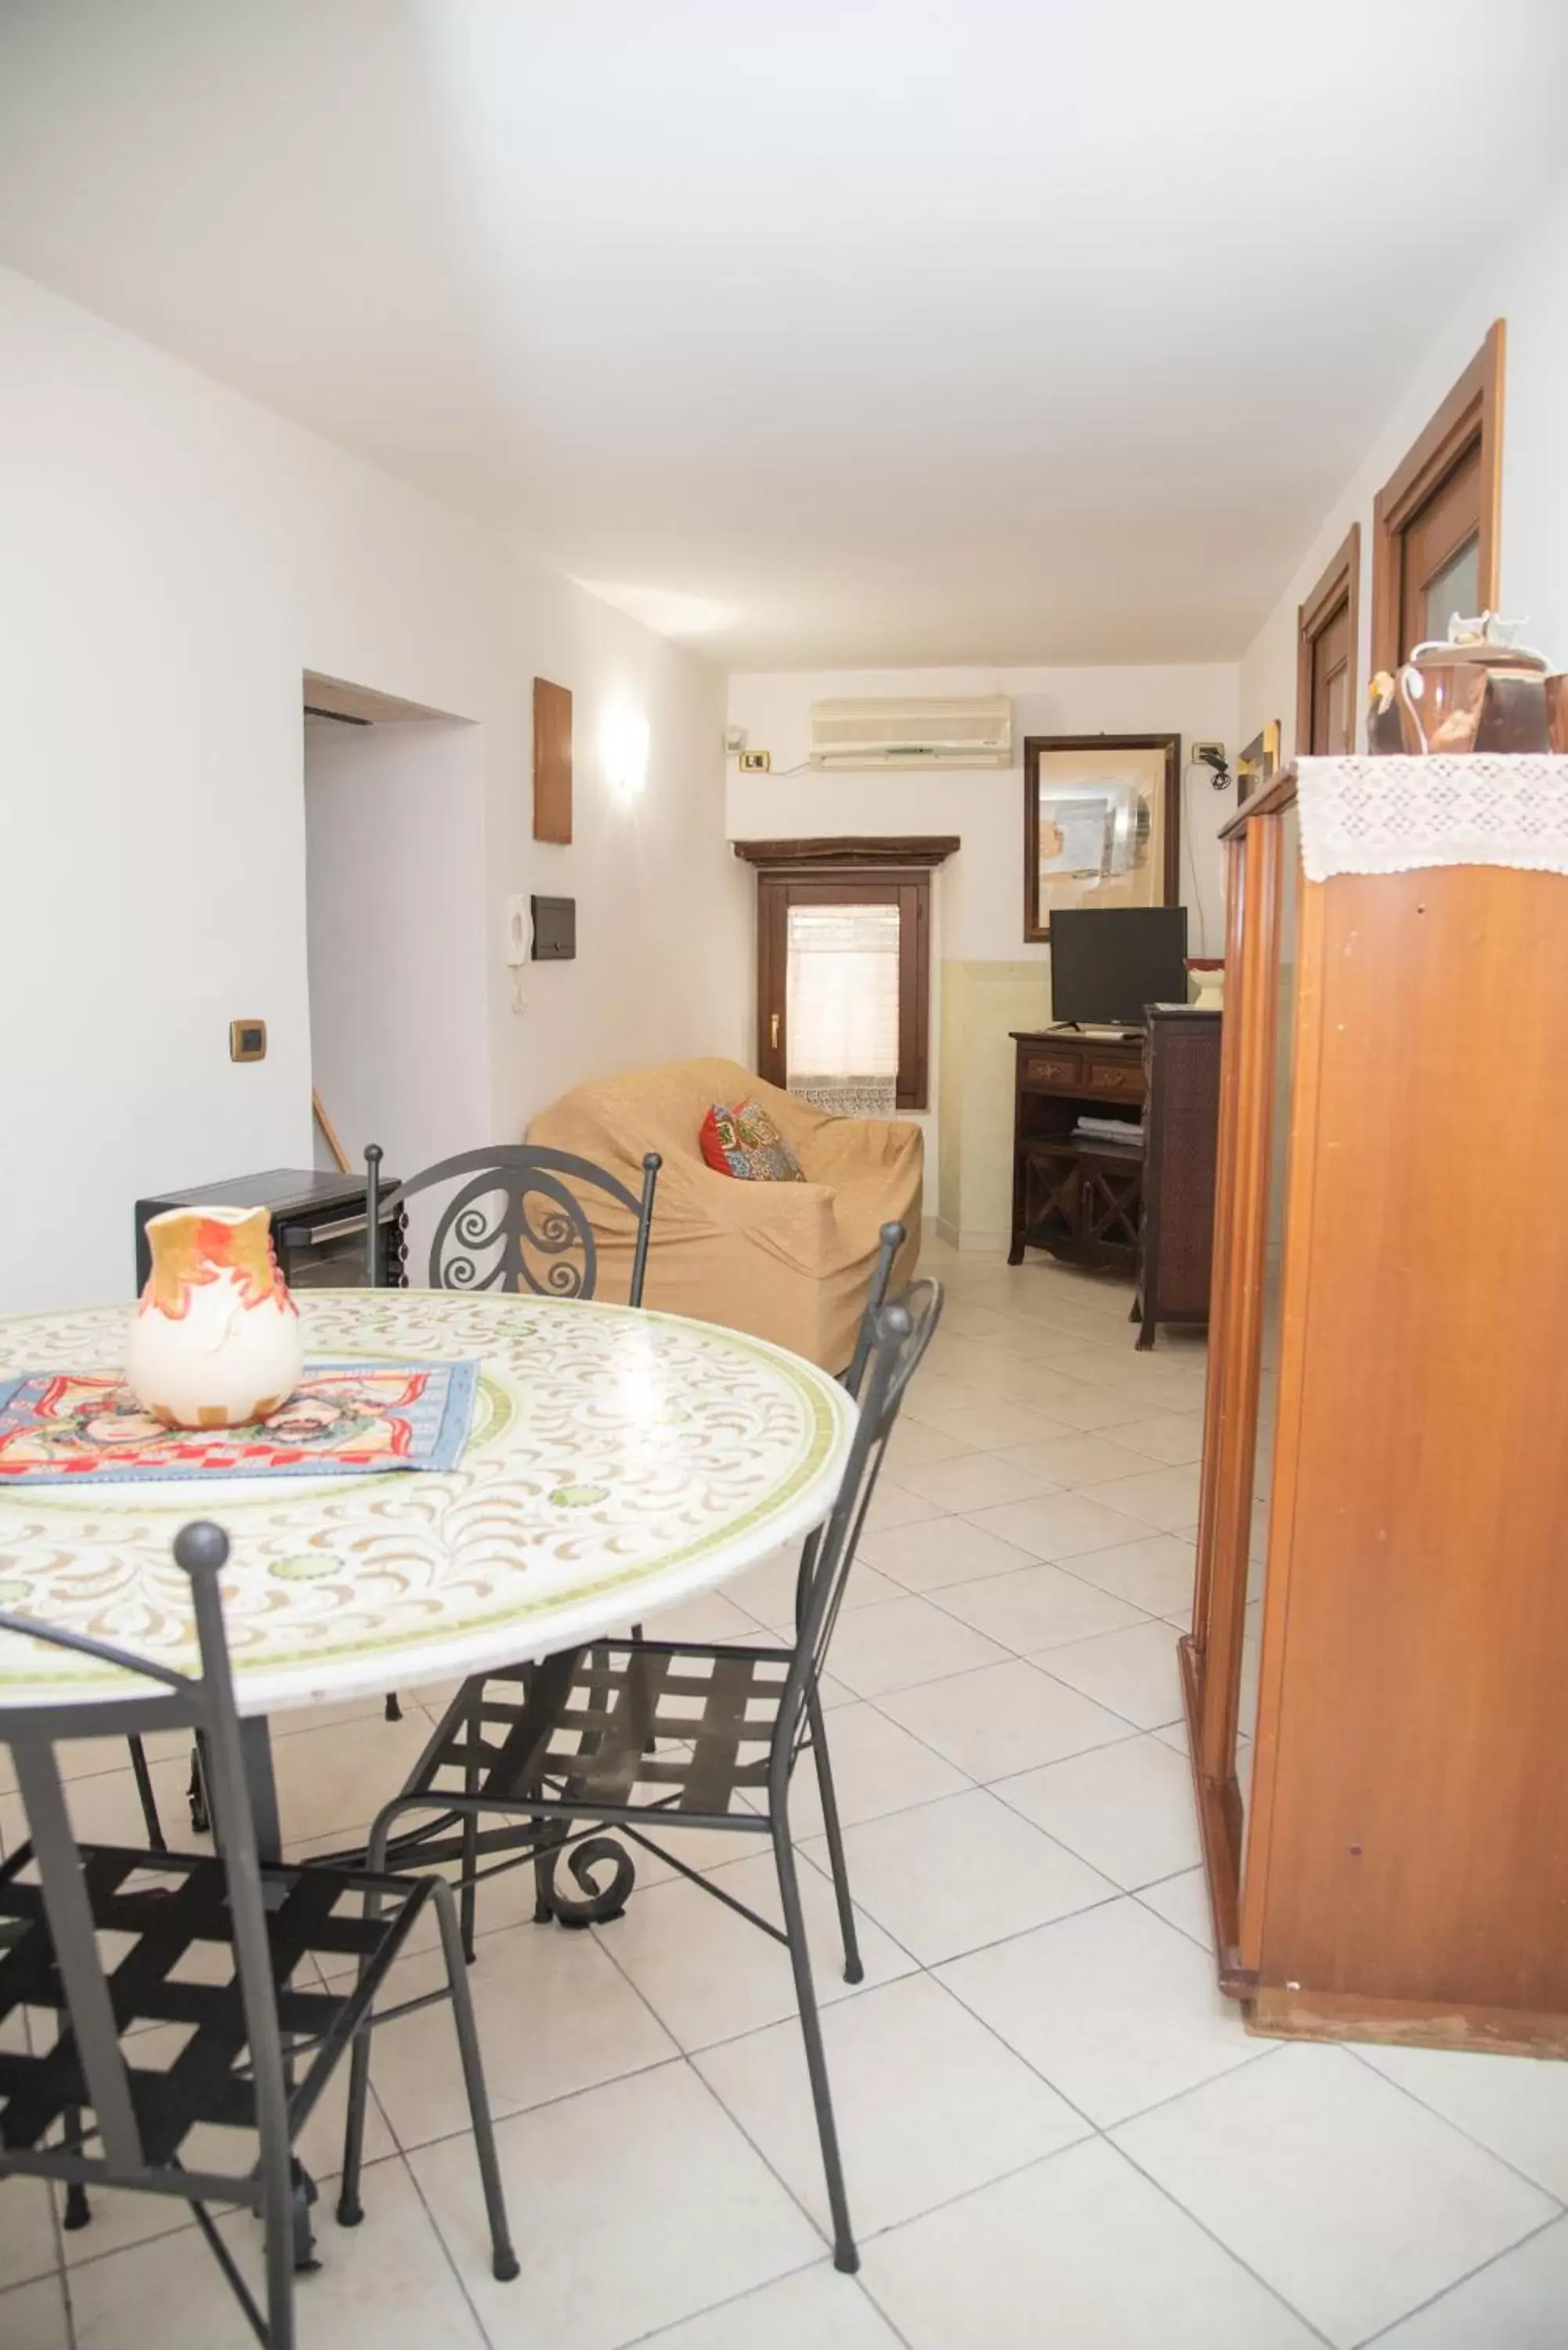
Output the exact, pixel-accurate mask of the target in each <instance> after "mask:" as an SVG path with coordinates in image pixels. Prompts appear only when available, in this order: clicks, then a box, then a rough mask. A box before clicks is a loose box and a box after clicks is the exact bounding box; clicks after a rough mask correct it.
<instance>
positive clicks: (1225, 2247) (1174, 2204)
mask: <svg viewBox="0 0 1568 2350" xmlns="http://www.w3.org/2000/svg"><path fill="white" fill-rule="evenodd" d="M1275 2053H1276V2052H1275V2051H1273V2050H1272V2049H1271V2050H1270V2051H1269V2052H1268V2054H1271V2055H1272V2054H1275ZM1195 2086H1197V2087H1198V2088H1205V2087H1207V2086H1208V2084H1207V2083H1206V2082H1201V2081H1200V2082H1198V2083H1196V2084H1195ZM1191 2094H1192V2092H1191V2090H1189V2089H1183V2090H1182V2091H1181V2092H1180V2095H1182V2096H1190V2095H1191ZM1162 2103H1163V2104H1165V2105H1174V2104H1175V2103H1177V2099H1176V2098H1174V2097H1167V2098H1165V2099H1163V2100H1162ZM1148 2110H1149V2112H1150V2113H1153V2112H1155V2111H1156V2110H1157V2108H1156V2107H1155V2106H1150V2107H1149V2108H1148ZM1127 2118H1128V2119H1129V2120H1136V2119H1137V2118H1138V2116H1136V2115H1129V2116H1128V2117H1127ZM1122 2126H1123V2125H1122V2124H1121V2123H1120V2122H1118V2123H1116V2128H1117V2129H1120V2128H1121V2127H1122ZM1106 2144H1107V2145H1108V2146H1110V2147H1113V2148H1114V2150H1115V2151H1116V2153H1117V2154H1119V2155H1120V2156H1121V2158H1122V2160H1123V2161H1124V2162H1126V2163H1127V2164H1129V2165H1130V2166H1131V2168H1133V2169H1134V2170H1136V2171H1137V2175H1138V2177H1139V2178H1142V2179H1145V2180H1147V2183H1148V2185H1149V2186H1150V2187H1152V2188H1153V2189H1154V2190H1155V2192H1156V2194H1157V2195H1162V2196H1163V2197H1164V2198H1165V2200H1166V2201H1167V2202H1168V2204H1169V2205H1170V2206H1171V2208H1172V2209H1173V2210H1177V2211H1179V2212H1180V2213H1181V2215H1182V2217H1183V2219H1185V2220H1190V2221H1191V2223H1192V2225H1193V2226H1194V2227H1195V2228H1197V2229H1199V2230H1201V2232H1202V2233H1203V2234H1204V2235H1206V2236H1207V2237H1208V2238H1209V2241H1210V2243H1212V2244H1217V2245H1218V2246H1219V2248H1220V2251H1222V2252H1223V2253H1224V2254H1225V2256H1226V2258H1227V2259H1228V2260H1232V2261H1234V2262H1235V2263H1236V2265H1237V2267H1238V2268H1239V2269H1242V2270H1244V2271H1245V2272H1246V2274H1247V2275H1248V2276H1250V2277H1251V2279H1252V2281H1253V2282H1254V2283H1256V2284H1257V2285H1259V2286H1261V2287H1262V2291H1263V2292H1264V2293H1267V2294H1268V2295H1269V2297H1270V2299H1271V2300H1272V2301H1275V2302H1277V2303H1279V2305H1280V2307H1281V2308H1282V2309H1284V2310H1288V2311H1289V2313H1290V2314H1291V2315H1292V2316H1293V2318H1294V2319H1295V2320H1296V2321H1297V2323H1298V2324H1302V2325H1304V2326H1305V2327H1306V2329H1307V2332H1308V2333H1309V2334H1313V2335H1314V2336H1315V2338H1316V2339H1317V2340H1318V2341H1319V2342H1322V2343H1324V2344H1325V2345H1327V2350H1340V2345H1336V2344H1335V2343H1334V2337H1333V2335H1332V2334H1325V2333H1324V2330H1323V2328H1322V2326H1321V2325H1319V2324H1316V2323H1315V2322H1314V2320H1313V2319H1312V2318H1310V2317H1308V2315H1307V2314H1306V2313H1305V2311H1304V2310H1301V2309H1298V2308H1297V2307H1296V2305H1295V2303H1294V2302H1293V2301H1287V2299H1286V2298H1285V2296H1284V2294H1283V2293H1282V2292H1281V2291H1280V2289H1279V2287H1278V2286H1277V2285H1272V2284H1271V2283H1270V2282H1269V2281H1268V2279H1267V2277H1265V2276H1262V2275H1260V2274H1259V2272H1258V2271H1257V2270H1256V2269H1255V2268H1253V2266H1252V2264H1251V2262H1250V2261H1246V2260H1243V2259H1242V2257H1241V2253H1240V2252H1238V2251H1236V2250H1235V2248H1234V2247H1233V2246H1232V2245H1231V2244H1228V2243H1227V2242H1226V2241H1225V2239H1224V2237H1223V2236H1220V2235H1217V2234H1216V2233H1215V2231H1214V2230H1213V2229H1212V2228H1211V2227H1210V2225H1209V2223H1208V2221H1207V2220H1203V2219H1200V2218H1199V2215H1198V2213H1197V2212H1196V2211H1191V2210H1189V2209H1188V2207H1187V2205H1186V2204H1185V2203H1183V2202H1182V2200H1181V2199H1180V2198H1179V2196H1177V2195H1173V2194H1172V2193H1171V2191H1170V2189H1169V2188H1168V2187H1167V2186H1165V2185H1164V2183H1163V2182H1162V2181H1161V2180H1160V2179H1158V2178H1155V2177H1154V2176H1153V2175H1152V2173H1150V2172H1149V2171H1147V2170H1146V2169H1145V2168H1144V2167H1143V2165H1142V2163H1141V2162H1139V2161H1138V2159H1137V2156H1136V2155H1132V2154H1129V2153H1128V2152H1127V2148H1126V2147H1125V2146H1117V2145H1116V2140H1115V2139H1114V2138H1110V2137H1107V2138H1106Z"/></svg>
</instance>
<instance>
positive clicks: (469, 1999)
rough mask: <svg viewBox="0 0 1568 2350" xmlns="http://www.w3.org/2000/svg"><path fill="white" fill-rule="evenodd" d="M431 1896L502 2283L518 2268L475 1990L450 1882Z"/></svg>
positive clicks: (493, 2251) (495, 2263) (495, 2269)
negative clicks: (482, 2053)
mask: <svg viewBox="0 0 1568 2350" xmlns="http://www.w3.org/2000/svg"><path fill="white" fill-rule="evenodd" d="M433 1898H434V1901H435V1906H436V1917H437V1919H438V1920H439V1922H440V1925H441V1948H442V1950H443V1951H444V1953H445V1957H446V1975H447V1981H448V1983H449V1984H450V1985H451V1987H452V2021H453V2022H454V2023H455V2024H456V2026H457V2046H458V2054H459V2055H460V2056H461V2057H462V2077H463V2082H464V2085H465V2086H466V2088H467V2090H468V2110H469V2115H470V2117H471V2119H472V2123H473V2144H474V2149H475V2151H476V2153H477V2154H478V2157H479V2177H480V2182H481V2184H482V2186H483V2189H484V2210H485V2215H486V2217H487V2218H488V2220H489V2221H490V2249H491V2269H492V2272H493V2275H494V2276H495V2277H496V2278H497V2279H498V2280H499V2282H501V2283H503V2284H510V2282H512V2280H513V2278H514V2277H515V2276H516V2275H517V2274H518V2272H519V2262H518V2259H517V2255H516V2253H515V2252H514V2251H513V2249H512V2236H511V2231H510V2230H509V2229H508V2227H507V2224H506V2199H505V2196H504V2192H503V2189H502V2185H501V2165H500V2164H499V2162H498V2161H497V2160H496V2158H495V2131H494V2127H493V2124H492V2122H491V2118H490V2099H489V2097H488V2096H487V2095H486V2094H485V2087H484V2065H483V2059H482V2058H481V2056H480V2053H479V2033H478V2030H477V2028H476V2026H475V2024H474V2021H473V1994H472V1991H470V1989H469V1983H468V1974H467V1970H466V1964H465V1960H464V1954H463V1948H462V1936H461V1934H460V1932H459V1930H458V1922H457V1911H456V1909H455V1908H454V1906H453V1903H452V1891H451V1888H450V1887H448V1886H446V1885H445V1884H442V1883H441V1882H440V1881H439V1880H438V1882H437V1884H436V1886H435V1888H434V1893H433Z"/></svg>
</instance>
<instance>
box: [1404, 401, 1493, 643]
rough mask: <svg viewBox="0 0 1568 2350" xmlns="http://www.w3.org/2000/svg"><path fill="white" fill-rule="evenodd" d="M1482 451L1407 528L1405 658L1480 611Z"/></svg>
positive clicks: (1458, 469) (1464, 461)
mask: <svg viewBox="0 0 1568 2350" xmlns="http://www.w3.org/2000/svg"><path fill="white" fill-rule="evenodd" d="M1480 528H1481V452H1480V442H1476V444H1475V445H1474V447H1472V448H1471V450H1470V451H1469V454H1468V456H1466V457H1464V458H1462V459H1461V460H1460V462H1459V464H1458V465H1456V466H1455V468H1454V470H1453V472H1452V473H1449V476H1448V477H1447V479H1446V480H1445V481H1444V483H1443V484H1442V486H1441V488H1440V489H1438V492H1437V493H1436V494H1435V495H1434V496H1433V497H1432V498H1431V499H1430V500H1428V504H1426V505H1424V506H1423V507H1422V508H1421V510H1420V512H1419V513H1418V514H1417V515H1416V516H1415V518H1414V519H1413V520H1412V521H1411V522H1410V523H1408V524H1407V525H1406V528H1405V530H1404V532H1403V534H1402V540H1401V548H1402V551H1401V557H1400V567H1399V568H1400V581H1399V658H1400V660H1408V659H1409V657H1410V655H1411V653H1413V652H1414V650H1416V647H1417V645H1419V644H1424V643H1425V642H1427V640H1428V639H1430V638H1434V637H1436V638H1442V637H1446V636H1447V635H1448V633H1449V617H1450V615H1451V614H1453V613H1455V612H1458V613H1459V614H1461V615H1462V616H1463V617H1464V618H1466V619H1469V617H1470V615H1471V614H1473V613H1475V612H1476V611H1478V610H1479V608H1480Z"/></svg>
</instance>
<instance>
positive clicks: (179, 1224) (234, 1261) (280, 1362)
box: [125, 1207, 305, 1428]
mask: <svg viewBox="0 0 1568 2350" xmlns="http://www.w3.org/2000/svg"><path fill="white" fill-rule="evenodd" d="M147 1241H148V1245H149V1247H150V1248H151V1252H152V1271H151V1274H149V1276H148V1282H147V1286H146V1288H145V1289H144V1290H143V1291H142V1293H141V1301H140V1305H138V1306H137V1309H136V1318H135V1320H134V1322H133V1324H132V1326H131V1332H130V1348H129V1350H128V1352H127V1355H126V1363H125V1375H126V1378H127V1380H128V1381H129V1383H130V1388H131V1391H132V1393H133V1394H134V1395H135V1397H136V1399H137V1401H138V1402H139V1403H140V1405H141V1407H142V1409H143V1410H145V1411H149V1412H151V1414H152V1416H153V1417H154V1419H161V1420H162V1421H163V1423H164V1424H165V1426H166V1427H170V1428H237V1427H239V1426H241V1425H242V1424H243V1423H244V1422H245V1421H246V1420H254V1419H266V1418H267V1417H268V1415H269V1414H270V1413H272V1412H275V1411H276V1410H277V1409H279V1407H280V1406H281V1405H282V1404H284V1403H286V1401H287V1399H288V1398H289V1397H290V1396H291V1395H292V1394H293V1393H294V1390H295V1388H296V1387H297V1386H298V1385H299V1375H300V1372H301V1370H302V1368H303V1367H304V1362H305V1342H304V1338H303V1336H302V1335H301V1331H300V1326H299V1314H298V1311H297V1309H296V1305H295V1303H294V1300H293V1298H292V1297H291V1296H290V1295H289V1294H288V1284H287V1283H286V1281H285V1280H284V1277H283V1275H282V1274H281V1273H279V1271H278V1269H277V1260H276V1258H275V1255H274V1254H273V1246H272V1218H271V1216H270V1215H269V1214H268V1212H267V1211H266V1210H265V1208H207V1207H196V1208H171V1209H169V1210H168V1211H166V1213H164V1214H163V1215H161V1216H151V1217H149V1219H148V1222H147Z"/></svg>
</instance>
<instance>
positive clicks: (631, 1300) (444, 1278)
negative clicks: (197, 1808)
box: [192, 1142, 664, 1791]
mask: <svg viewBox="0 0 1568 2350" xmlns="http://www.w3.org/2000/svg"><path fill="white" fill-rule="evenodd" d="M381 1159H382V1150H381V1146H380V1144H379V1142H369V1143H367V1144H366V1146H365V1282H366V1286H367V1287H368V1288H370V1289H379V1287H380V1286H381V1285H382V1277H383V1271H384V1268H383V1266H382V1263H381V1248H382V1243H383V1233H382V1226H383V1223H384V1222H385V1221H386V1219H387V1218H388V1217H389V1216H391V1215H393V1214H394V1213H395V1212H396V1211H397V1210H398V1209H399V1208H400V1207H401V1206H402V1204H403V1202H404V1201H407V1200H411V1199H414V1198H417V1196H418V1195H419V1193H420V1192H421V1191H434V1190H436V1189H437V1188H438V1187H439V1186H440V1185H441V1184H443V1183H445V1184H456V1183H459V1182H460V1180H461V1179H462V1178H463V1177H465V1176H466V1177H467V1178H468V1180H467V1181H466V1182H462V1187H461V1189H460V1190H458V1191H457V1192H456V1193H455V1195H454V1196H453V1197H452V1199H451V1200H449V1201H447V1203H446V1206H445V1207H444V1208H443V1209H442V1211H441V1215H440V1216H439V1217H438V1218H437V1220H436V1228H435V1232H434V1234H433V1236H432V1238H431V1253H430V1268H429V1269H430V1282H429V1286H430V1287H431V1289H528V1290H532V1291H533V1292H534V1294H535V1296H538V1297H580V1298H585V1299H587V1298H591V1297H592V1296H593V1295H594V1291H595V1288H596V1287H597V1282H598V1263H599V1252H598V1243H597V1240H596V1238H595V1236H594V1228H593V1225H592V1223H591V1222H590V1221H589V1217H588V1212H587V1208H586V1207H585V1206H584V1204H583V1202H582V1201H581V1200H580V1199H579V1198H578V1196H577V1194H576V1191H573V1190H572V1188H571V1187H572V1185H573V1184H574V1183H576V1184H584V1185H586V1186H587V1188H588V1190H589V1191H601V1192H603V1194H604V1195H605V1197H606V1198H607V1199H610V1200H614V1201H616V1203H617V1204H618V1206H620V1207H622V1208H628V1209H629V1210H630V1211H631V1213H632V1214H633V1215H634V1216H635V1217H636V1218H637V1238H636V1240H635V1242H634V1243H633V1244H632V1254H631V1277H630V1284H629V1287H628V1297H627V1303H628V1305H641V1304H642V1285H643V1283H644V1281H645V1279H646V1278H647V1274H648V1237H649V1231H650V1230H651V1228H652V1224H653V1195H654V1192H655V1191H656V1189H657V1188H658V1183H659V1169H660V1167H662V1165H663V1164H664V1161H663V1160H662V1159H660V1157H659V1153H658V1151H657V1150H650V1151H649V1152H648V1153H647V1155H646V1156H645V1158H644V1159H643V1162H642V1197H641V1199H640V1200H639V1199H637V1198H636V1197H635V1196H634V1195H633V1194H632V1193H631V1192H630V1191H628V1190H627V1188H626V1185H625V1184H624V1183H623V1182H621V1180H619V1178H618V1176H615V1175H612V1174H610V1173H609V1172H608V1170H607V1169H605V1168H603V1167H596V1166H595V1164H594V1162H593V1160H592V1159H578V1158H577V1157H576V1155H575V1154H574V1153H573V1152H571V1151H569V1150H546V1149H543V1148H541V1147H539V1146H537V1145H535V1144H534V1143H531V1142H497V1143H492V1144H490V1145H489V1146H488V1147H487V1148H486V1149H482V1150H460V1151H459V1152H458V1153H457V1154H456V1156H455V1157H454V1158H452V1159H437V1161H436V1163H435V1165H434V1166H433V1167H427V1168H425V1170H423V1172H422V1173H421V1174H419V1175H410V1177H409V1178H408V1180H407V1181H406V1182H402V1183H400V1184H398V1185H397V1186H396V1188H395V1189H394V1190H392V1191H387V1192H383V1191H382V1190H381ZM535 1198H536V1199H538V1200H539V1201H541V1202H542V1203H543V1210H542V1212H541V1213H540V1214H539V1216H538V1217H537V1220H536V1221H535V1219H533V1218H531V1217H530V1216H529V1213H528V1202H529V1201H530V1199H535ZM395 1285H396V1286H397V1287H399V1288H403V1289H406V1288H407V1287H408V1275H407V1274H406V1273H401V1272H400V1278H399V1280H398V1282H397V1284H395ZM402 1718H403V1710H402V1708H401V1706H400V1704H399V1703H398V1699H397V1692H396V1691H395V1690H390V1691H389V1693H388V1697H387V1720H388V1721H401V1720H402ZM194 1783H195V1774H194V1766H192V1791H194Z"/></svg>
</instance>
